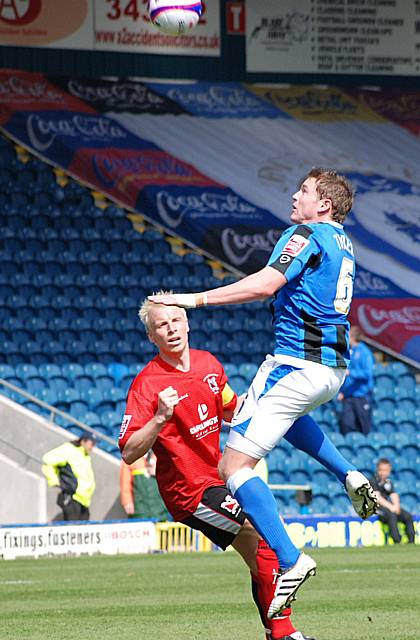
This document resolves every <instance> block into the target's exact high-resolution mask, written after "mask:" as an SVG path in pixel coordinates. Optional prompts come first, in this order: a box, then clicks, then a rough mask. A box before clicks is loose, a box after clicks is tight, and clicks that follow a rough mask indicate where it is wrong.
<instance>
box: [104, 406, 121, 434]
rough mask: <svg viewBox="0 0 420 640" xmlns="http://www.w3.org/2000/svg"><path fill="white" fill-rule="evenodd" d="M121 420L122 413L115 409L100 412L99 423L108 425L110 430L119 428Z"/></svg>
mask: <svg viewBox="0 0 420 640" xmlns="http://www.w3.org/2000/svg"><path fill="white" fill-rule="evenodd" d="M121 420H122V415H121V414H120V413H117V412H116V411H106V412H105V413H103V414H101V424H102V425H104V426H108V427H109V428H110V429H112V430H114V431H115V430H116V429H117V428H119V426H120V424H121Z"/></svg>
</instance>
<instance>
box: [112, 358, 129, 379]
mask: <svg viewBox="0 0 420 640" xmlns="http://www.w3.org/2000/svg"><path fill="white" fill-rule="evenodd" d="M107 369H108V374H109V375H110V376H111V377H112V378H113V379H114V382H115V384H119V383H120V381H121V380H122V378H124V376H126V375H127V374H128V373H129V368H128V366H127V365H125V364H123V363H121V362H110V363H109V365H108V367H107Z"/></svg>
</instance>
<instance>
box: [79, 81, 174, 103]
mask: <svg viewBox="0 0 420 640" xmlns="http://www.w3.org/2000/svg"><path fill="white" fill-rule="evenodd" d="M67 88H68V90H69V92H70V93H71V94H72V95H73V96H76V97H77V98H80V99H81V100H87V101H89V102H99V101H101V102H105V103H106V104H107V105H108V106H113V105H116V106H118V108H120V109H121V108H123V107H124V106H126V107H127V106H128V107H138V106H143V105H153V106H156V105H162V104H164V102H165V100H164V98H162V96H160V95H158V94H157V93H153V92H152V91H150V89H148V87H145V86H144V85H141V84H139V83H136V84H135V83H133V84H127V83H121V84H118V83H113V84H110V85H107V86H105V85H102V86H99V87H94V86H91V85H84V84H81V83H80V82H78V81H77V80H69V82H68V84H67Z"/></svg>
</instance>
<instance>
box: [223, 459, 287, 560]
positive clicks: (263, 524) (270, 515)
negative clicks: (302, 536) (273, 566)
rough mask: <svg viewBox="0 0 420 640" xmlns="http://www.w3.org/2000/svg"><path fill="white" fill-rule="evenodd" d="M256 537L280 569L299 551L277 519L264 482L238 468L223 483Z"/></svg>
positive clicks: (275, 506) (273, 499)
mask: <svg viewBox="0 0 420 640" xmlns="http://www.w3.org/2000/svg"><path fill="white" fill-rule="evenodd" d="M227 485H228V487H229V490H230V491H231V493H232V494H233V495H234V496H235V498H236V499H237V500H238V502H239V504H240V505H241V507H242V508H243V510H244V511H245V513H246V515H247V517H248V518H249V520H250V521H251V522H252V524H253V525H254V528H255V529H256V530H257V531H258V533H259V534H260V536H261V537H262V538H263V539H264V540H265V541H266V543H267V544H268V545H269V546H270V547H271V548H272V549H273V551H274V553H275V554H276V555H277V558H278V560H279V565H280V567H281V568H282V569H289V568H290V567H292V566H293V565H294V564H295V563H296V561H297V559H298V557H299V555H300V551H299V549H297V548H296V547H295V545H294V544H293V542H292V541H291V540H290V538H289V536H288V534H287V531H286V529H285V527H284V524H283V522H282V521H281V520H280V516H279V512H278V508H277V503H276V500H275V498H274V496H273V494H272V493H271V491H270V489H269V488H268V486H267V485H266V483H265V482H264V481H263V480H262V479H261V478H259V477H258V476H257V475H255V472H254V471H253V470H252V469H248V468H247V469H240V470H239V471H237V472H236V473H234V474H233V476H231V477H230V478H229V480H228V483H227Z"/></svg>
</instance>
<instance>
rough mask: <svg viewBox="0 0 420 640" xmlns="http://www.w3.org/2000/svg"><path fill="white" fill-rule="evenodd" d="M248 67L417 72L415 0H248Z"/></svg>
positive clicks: (419, 43) (419, 22) (419, 21)
mask: <svg viewBox="0 0 420 640" xmlns="http://www.w3.org/2000/svg"><path fill="white" fill-rule="evenodd" d="M246 60H247V71H250V72H270V73H271V72H274V73H279V72H280V73H281V72H283V73H322V74H325V73H338V74H373V75H407V76H416V75H418V73H419V72H420V3H419V2H418V0H258V2H256V1H255V0H247V2H246Z"/></svg>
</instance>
